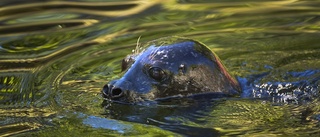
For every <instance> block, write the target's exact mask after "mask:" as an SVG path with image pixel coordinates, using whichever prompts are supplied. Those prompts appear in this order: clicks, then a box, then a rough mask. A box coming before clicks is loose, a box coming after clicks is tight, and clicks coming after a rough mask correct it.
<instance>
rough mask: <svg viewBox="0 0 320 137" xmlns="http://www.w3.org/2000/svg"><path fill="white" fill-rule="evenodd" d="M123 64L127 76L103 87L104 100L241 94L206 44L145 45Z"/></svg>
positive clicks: (166, 41)
mask: <svg viewBox="0 0 320 137" xmlns="http://www.w3.org/2000/svg"><path fill="white" fill-rule="evenodd" d="M143 47H145V48H144V50H143V51H141V52H140V53H137V54H133V55H129V56H128V57H126V58H125V59H124V60H123V62H122V69H123V70H124V72H125V73H124V75H123V76H122V77H121V78H120V79H117V80H113V81H111V82H110V83H108V84H106V85H105V86H104V87H103V90H102V93H103V97H105V98H108V99H111V100H116V101H120V102H129V103H131V102H139V101H144V100H154V99H158V98H167V97H173V96H189V95H194V94H201V93H210V92H215V93H223V94H225V95H230V96H234V95H238V94H239V93H240V86H239V84H238V82H237V81H236V80H235V79H234V78H233V77H231V76H230V75H229V74H228V72H227V70H226V69H225V67H224V66H223V65H222V64H221V62H220V60H219V58H218V57H217V56H216V55H215V54H214V53H213V52H212V51H211V50H210V49H209V48H207V47H206V46H205V45H204V44H202V43H200V42H197V41H194V40H191V39H187V38H181V37H166V38H160V39H157V40H154V41H150V42H148V43H146V44H144V46H143Z"/></svg>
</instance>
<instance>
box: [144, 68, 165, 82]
mask: <svg viewBox="0 0 320 137" xmlns="http://www.w3.org/2000/svg"><path fill="white" fill-rule="evenodd" d="M148 73H149V76H150V77H152V78H153V79H155V80H157V81H162V80H164V79H165V77H166V73H165V72H164V71H163V70H162V69H161V68H159V67H151V68H150V69H149V71H148Z"/></svg>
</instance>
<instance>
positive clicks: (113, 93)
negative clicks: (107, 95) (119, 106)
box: [111, 88, 123, 98]
mask: <svg viewBox="0 0 320 137" xmlns="http://www.w3.org/2000/svg"><path fill="white" fill-rule="evenodd" d="M122 95H123V91H122V90H121V89H120V88H114V89H112V91H111V96H112V97H113V98H118V97H121V96H122Z"/></svg>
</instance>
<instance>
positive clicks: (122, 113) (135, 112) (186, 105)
mask: <svg viewBox="0 0 320 137" xmlns="http://www.w3.org/2000/svg"><path fill="white" fill-rule="evenodd" d="M222 97H224V95H221V94H203V95H197V96H192V97H187V98H168V99H162V100H158V101H146V102H142V103H137V104H121V103H114V102H113V103H110V102H109V101H104V102H103V103H102V106H104V107H105V108H106V111H105V112H106V113H105V114H103V115H104V116H105V117H107V118H110V119H117V120H122V121H129V122H136V123H141V124H147V125H154V126H157V127H160V128H162V129H164V130H168V131H172V132H175V133H178V134H181V135H184V136H193V137H197V136H199V137H206V136H210V137H212V136H220V135H221V133H219V131H217V130H215V129H214V128H213V127H210V128H209V127H203V125H204V124H206V121H205V120H201V118H204V117H207V116H208V114H209V112H211V111H212V109H213V108H214V107H215V106H216V105H217V104H220V103H222V102H224V99H223V98H222ZM188 121H190V122H193V123H196V126H190V125H189V124H188V123H185V122H188Z"/></svg>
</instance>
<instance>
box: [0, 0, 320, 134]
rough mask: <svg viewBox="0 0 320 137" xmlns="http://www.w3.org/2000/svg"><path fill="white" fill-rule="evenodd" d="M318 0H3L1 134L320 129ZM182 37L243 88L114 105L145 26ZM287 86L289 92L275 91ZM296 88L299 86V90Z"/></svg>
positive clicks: (146, 34)
mask: <svg viewBox="0 0 320 137" xmlns="http://www.w3.org/2000/svg"><path fill="white" fill-rule="evenodd" d="M319 7H320V1H316V0H303V1H302V0H301V1H299V0H296V1H293V0H282V1H280V0H269V1H266V0H263V1H262V0H261V1H256V0H242V1H240V0H238V1H231V0H215V1H209V0H208V1H206V0H201V1H195V0H176V1H174V0H161V1H160V0H153V1H151V0H150V1H147V0H141V1H123V0H121V1H115V0H110V1H108V0H74V1H67V0H59V1H53V0H52V1H46V2H44V1H40V0H39V1H36V0H30V1H18V0H17V1H12V0H2V1H1V2H0V136H237V135H242V136H319V135H320V130H319V129H320V128H319V126H320V107H319V103H320V100H319V97H318V96H319V95H318V94H319V89H320V87H319V86H320V39H319V38H320V8H319ZM172 35H178V36H185V37H189V38H192V39H196V40H198V41H201V42H202V43H205V44H206V45H207V46H209V47H210V48H211V49H212V50H213V51H214V52H215V53H216V54H217V55H218V56H219V57H220V58H221V60H222V62H223V63H224V64H225V66H226V67H227V68H228V70H229V72H230V73H231V74H232V75H234V76H236V77H238V80H239V81H240V83H241V85H242V87H243V91H244V93H243V94H242V97H241V98H222V99H215V98H201V99H181V100H173V101H169V102H164V103H160V104H156V103H153V102H150V103H145V104H140V105H123V104H109V103H106V102H104V103H103V99H102V97H101V96H100V91H101V89H102V87H103V85H105V84H106V83H108V82H109V81H110V80H112V79H116V78H119V77H121V75H120V69H121V60H122V59H123V58H124V57H125V56H126V55H127V54H130V53H131V52H132V49H134V48H135V46H136V43H137V40H138V38H139V37H141V38H140V42H142V43H143V42H147V41H149V40H153V39H156V38H160V37H164V36H172ZM287 89H290V93H292V94H286V95H284V96H282V97H280V98H274V97H268V95H265V94H269V93H270V92H274V91H285V90H287ZM291 91H292V92H291Z"/></svg>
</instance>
